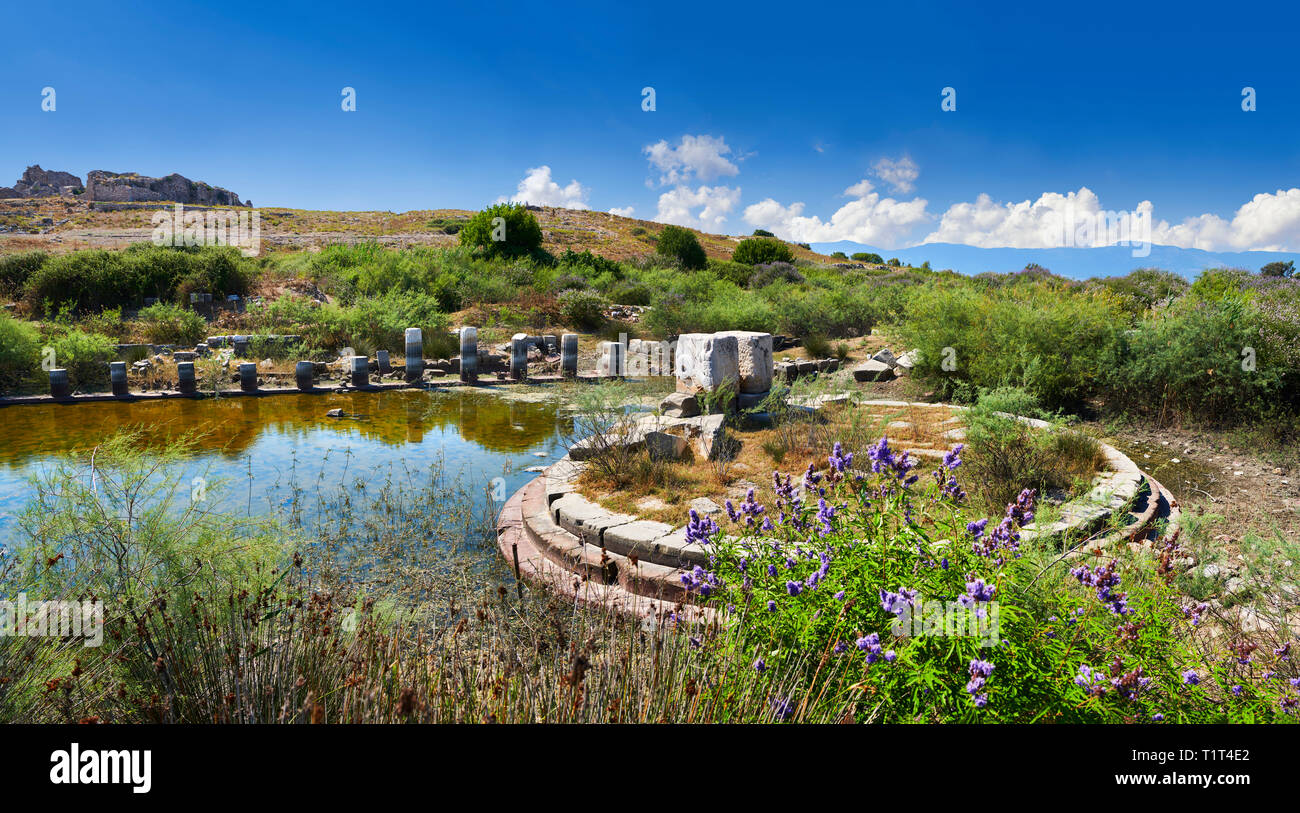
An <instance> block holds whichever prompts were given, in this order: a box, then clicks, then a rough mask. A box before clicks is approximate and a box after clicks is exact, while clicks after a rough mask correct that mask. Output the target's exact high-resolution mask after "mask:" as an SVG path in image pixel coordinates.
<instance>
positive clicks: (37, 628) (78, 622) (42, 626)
mask: <svg viewBox="0 0 1300 813" xmlns="http://www.w3.org/2000/svg"><path fill="white" fill-rule="evenodd" d="M22 637H26V638H81V639H83V640H84V642H85V643H84V645H85V646H99V645H100V644H102V643H104V602H102V601H58V600H55V601H28V600H27V594H26V593H19V594H18V598H17V600H15V601H11V600H9V599H5V600H3V601H0V638H22Z"/></svg>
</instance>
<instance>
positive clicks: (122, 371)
mask: <svg viewBox="0 0 1300 813" xmlns="http://www.w3.org/2000/svg"><path fill="white" fill-rule="evenodd" d="M108 381H109V384H110V385H112V387H113V395H115V396H117V397H118V398H124V397H126V396H127V395H130V394H131V393H130V390H129V389H128V388H127V382H126V362H125V361H111V362H109V363H108Z"/></svg>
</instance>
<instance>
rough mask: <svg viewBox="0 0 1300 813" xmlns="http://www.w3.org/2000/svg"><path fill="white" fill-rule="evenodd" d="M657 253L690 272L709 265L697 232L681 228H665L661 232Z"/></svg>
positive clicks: (656, 244) (656, 246)
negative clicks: (674, 261)
mask: <svg viewBox="0 0 1300 813" xmlns="http://www.w3.org/2000/svg"><path fill="white" fill-rule="evenodd" d="M655 253H657V254H659V255H660V256H661V257H667V258H669V259H673V260H676V261H677V262H678V263H679V264H680V265H681V267H682V268H685V269H688V270H693V269H699V268H704V267H705V266H706V265H707V264H708V257H707V256H705V254H704V248H703V247H702V246H701V245H700V241H699V239H698V238H696V236H695V232H693V231H691V230H690V229H684V228H682V227H681V226H664V229H663V231H661V232H659V241H658V242H657V243H655Z"/></svg>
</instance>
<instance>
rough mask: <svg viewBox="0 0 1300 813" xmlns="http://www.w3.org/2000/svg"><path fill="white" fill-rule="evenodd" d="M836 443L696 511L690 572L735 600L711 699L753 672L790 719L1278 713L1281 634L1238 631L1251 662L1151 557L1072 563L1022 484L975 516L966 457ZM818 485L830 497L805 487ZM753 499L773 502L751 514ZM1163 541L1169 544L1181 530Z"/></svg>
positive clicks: (1253, 716)
mask: <svg viewBox="0 0 1300 813" xmlns="http://www.w3.org/2000/svg"><path fill="white" fill-rule="evenodd" d="M840 452H841V450H840V448H839V447H838V444H837V447H836V448H835V449H833V450H832V451H831V454H830V455H829V458H828V459H829V462H830V466H829V467H827V468H825V469H823V470H821V471H818V472H816V473H815V474H814V473H812V472H810V476H809V478H808V480H805V482H804V483H803V484H802V485H803V489H799V485H800V484H797V483H796V484H791V483H787V482H782V480H781V479H778V481H777V488H776V494H775V495H774V497H773V499H772V500H771V501H770V502H769V504H768V505H766V506H765V505H763V503H762V502H760V500H761V499H763V498H762V497H761V496H755V495H754V494H753V493H751V496H750V497H749V498H748V499H746V500H745V501H744V502H743V503H742V504H741V505H740V506H738V510H736V511H734V512H732V514H731V518H730V519H728V518H727V516H726V515H724V516H722V517H720V518H719V519H718V520H717V521H716V522H715V521H713V520H711V519H708V518H705V517H700V518H694V517H693V518H692V522H691V524H690V526H689V527H688V529H687V538H688V539H692V540H696V541H702V542H705V543H708V542H714V543H715V546H716V547H715V554H716V555H715V557H714V558H712V559H710V561H709V563H708V564H706V565H702V566H700V567H697V568H696V569H695V571H694V572H693V573H688V574H687V575H686V576H685V577H684V579H683V582H684V583H685V584H686V587H687V589H688V590H689V591H690V592H691V593H693V594H695V595H697V596H698V597H699V600H700V601H703V602H705V603H706V604H708V605H709V606H712V607H715V608H716V609H717V611H718V612H719V613H720V614H724V617H725V618H727V619H729V621H728V623H726V624H722V625H720V628H721V629H722V630H724V632H720V633H718V634H717V635H716V636H715V635H710V634H709V633H708V632H703V631H702V640H701V641H700V643H699V645H700V647H701V649H702V651H704V652H706V653H716V655H717V660H716V661H714V663H713V665H714V667H715V669H716V673H717V674H719V675H725V676H724V677H720V678H719V679H720V680H721V681H722V682H723V685H721V686H719V687H718V688H717V689H716V690H715V691H710V690H708V689H705V690H704V691H703V694H705V695H707V698H706V699H705V701H704V702H710V701H716V700H717V699H718V698H719V697H722V698H733V697H736V696H737V695H738V693H739V691H740V686H746V687H751V688H750V689H749V691H750V692H752V694H751V695H749V696H751V697H754V696H757V697H762V698H763V702H765V703H766V704H767V707H768V708H769V709H770V710H771V715H772V719H774V720H789V721H792V722H800V721H809V720H813V719H828V718H833V717H834V716H835V715H838V716H839V718H840V719H841V720H843V721H849V720H857V721H870V722H876V723H891V722H912V723H915V722H930V723H935V722H977V721H979V722H1046V721H1049V720H1050V721H1051V722H1056V723H1068V722H1083V721H1112V722H1122V721H1128V722H1133V721H1147V720H1153V719H1154V720H1161V719H1165V717H1166V716H1167V717H1168V719H1170V720H1171V721H1173V720H1176V721H1180V722H1192V721H1197V722H1209V721H1228V720H1233V721H1242V722H1244V721H1253V722H1263V721H1271V720H1280V719H1287V718H1288V717H1289V715H1288V713H1287V710H1288V709H1289V707H1290V706H1292V705H1294V704H1295V702H1296V701H1295V695H1294V690H1293V689H1292V687H1291V686H1290V685H1289V684H1287V683H1286V681H1285V680H1269V679H1267V678H1260V677H1259V674H1260V672H1261V671H1263V670H1265V669H1267V670H1270V672H1271V671H1272V670H1274V669H1277V670H1284V671H1283V673H1284V674H1286V675H1290V674H1291V673H1292V671H1293V670H1292V667H1291V666H1290V664H1289V663H1287V662H1285V661H1284V660H1283V657H1284V656H1285V655H1286V650H1285V649H1277V648H1273V649H1271V650H1270V648H1269V644H1272V642H1273V641H1274V640H1278V636H1276V635H1268V634H1265V635H1263V636H1252V637H1255V638H1257V641H1258V642H1257V643H1255V642H1252V646H1251V648H1250V649H1247V648H1245V647H1244V646H1243V647H1242V648H1241V650H1240V651H1241V652H1249V651H1251V649H1257V650H1258V653H1257V654H1256V658H1258V659H1261V660H1262V662H1261V663H1260V664H1258V665H1243V664H1244V663H1246V662H1247V659H1246V658H1244V657H1242V658H1235V657H1226V655H1227V653H1226V652H1222V654H1221V650H1220V651H1216V652H1214V653H1213V654H1210V653H1207V652H1202V651H1201V649H1202V648H1203V646H1204V640H1202V639H1201V638H1199V637H1196V636H1194V635H1193V633H1194V631H1195V630H1194V625H1195V624H1196V623H1198V622H1199V621H1200V618H1199V616H1200V613H1201V612H1202V611H1203V608H1202V609H1197V608H1195V607H1187V608H1184V603H1183V602H1184V600H1183V599H1182V597H1181V596H1180V595H1179V594H1178V593H1177V592H1176V591H1174V590H1172V589H1170V588H1169V587H1168V586H1167V584H1166V576H1167V575H1169V574H1168V571H1167V569H1166V566H1165V565H1162V564H1157V563H1153V559H1155V560H1157V561H1158V559H1157V557H1153V556H1151V555H1149V554H1148V555H1146V556H1137V555H1134V554H1132V553H1130V552H1128V551H1127V550H1125V549H1124V546H1118V547H1119V548H1120V550H1119V551H1117V552H1116V553H1115V555H1114V556H1106V557H1097V558H1096V559H1089V560H1088V561H1087V562H1080V563H1077V565H1078V566H1077V567H1073V568H1072V567H1071V565H1070V564H1065V563H1063V562H1061V561H1060V560H1059V558H1058V557H1057V556H1055V555H1054V551H1050V550H1045V549H1043V548H1042V547H1041V546H1039V545H1038V544H1037V543H1036V542H1035V541H1034V540H1030V539H1028V538H1025V539H1024V540H1023V541H1022V539H1021V533H1020V529H1021V528H1022V527H1023V526H1025V525H1026V524H1027V523H1028V522H1029V520H1031V519H1032V513H1033V511H1034V509H1035V501H1036V499H1035V498H1036V495H1035V494H1033V493H1032V492H1029V491H1026V492H1024V493H1022V494H1017V495H1016V499H1015V500H1014V501H1012V502H1011V503H1009V504H1007V505H1006V506H1005V511H999V514H1000V515H1001V516H998V515H995V516H994V517H993V518H992V519H985V520H978V519H977V518H978V517H980V514H978V513H976V512H974V511H971V510H970V509H969V508H968V506H966V505H965V504H964V502H963V500H962V498H961V486H960V484H958V482H957V479H956V477H957V475H958V474H960V475H961V476H962V479H963V480H966V479H967V475H966V474H965V473H964V472H966V469H965V464H964V463H963V462H962V461H961V460H960V458H956V457H952V458H949V459H947V460H945V463H944V464H943V465H940V466H939V467H937V468H936V469H935V470H934V471H933V472H931V473H932V474H933V475H934V476H933V478H932V477H930V476H926V477H924V478H923V479H920V482H919V483H917V480H918V477H919V472H918V471H917V470H916V469H915V468H914V467H915V465H916V461H915V459H908V457H907V456H905V455H899V454H898V453H896V452H895V451H894V450H891V449H890V448H889V447H888V444H887V443H886V442H885V441H884V440H883V439H882V440H881V441H880V443H879V444H877V445H876V446H875V447H874V448H873V449H872V451H871V454H870V456H871V458H872V460H871V464H872V465H871V468H873V469H874V471H875V473H874V474H869V475H868V476H867V477H865V478H859V477H856V476H853V475H852V472H853V470H854V468H857V469H862V468H866V465H865V461H864V462H861V463H859V462H858V461H853V462H852V463H851V464H850V463H849V461H846V460H845V459H844V458H843V457H841V455H840ZM850 465H852V466H853V468H850ZM959 467H960V468H959ZM814 478H815V479H814ZM766 479H767V478H760V481H764V480H766ZM936 481H937V483H936ZM814 488H815V489H816V491H817V492H818V493H822V490H823V489H824V493H825V499H824V500H821V499H818V500H811V499H806V498H804V497H803V496H802V494H803V490H804V489H814ZM796 489H799V491H798V492H796ZM756 516H757V517H773V518H774V519H771V520H768V521H764V522H763V524H762V526H761V527H760V526H759V525H758V523H757V522H755V519H754V518H755V517H756ZM985 523H987V524H985ZM719 525H722V526H723V527H721V528H720V527H719ZM812 534H816V536H815V539H816V544H815V550H813V551H808V552H806V553H805V549H804V547H803V546H805V545H806V544H807V540H808V539H809V537H810V535H812ZM1164 553H1166V555H1167V556H1174V555H1180V554H1179V551H1178V549H1177V546H1176V543H1174V542H1168V543H1166V545H1165V548H1164ZM1022 557H1023V558H1022ZM1049 570H1050V571H1051V572H1050V573H1049V572H1048V571H1049ZM1044 574H1047V575H1046V576H1045V577H1044ZM1125 622H1127V623H1125ZM1117 627H1118V632H1117ZM1282 639H1283V640H1284V639H1285V638H1284V636H1283V638H1282ZM1272 646H1273V647H1276V644H1272ZM1225 649H1226V647H1225ZM1261 653H1262V654H1261ZM737 663H739V664H745V663H748V664H749V666H748V668H745V667H743V666H741V667H740V668H737V667H736V666H735V664H737ZM1188 675H1190V677H1189V676H1188ZM1198 684H1203V685H1198ZM1234 685H1237V686H1240V687H1241V688H1240V689H1239V690H1236V691H1229V687H1231V686H1234ZM846 697H847V698H851V699H852V700H853V701H855V702H852V705H851V706H850V708H848V709H845V708H843V704H844V700H843V699H842V698H846Z"/></svg>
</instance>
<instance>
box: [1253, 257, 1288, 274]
mask: <svg viewBox="0 0 1300 813" xmlns="http://www.w3.org/2000/svg"><path fill="white" fill-rule="evenodd" d="M1259 273H1261V274H1263V275H1264V276H1266V277H1289V276H1291V275H1292V274H1294V273H1295V260H1287V261H1286V262H1281V261H1279V262H1274V263H1269V264H1267V265H1265V266H1264V267H1263V268H1261V269H1259Z"/></svg>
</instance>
